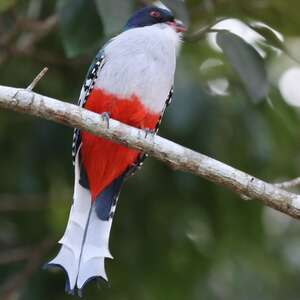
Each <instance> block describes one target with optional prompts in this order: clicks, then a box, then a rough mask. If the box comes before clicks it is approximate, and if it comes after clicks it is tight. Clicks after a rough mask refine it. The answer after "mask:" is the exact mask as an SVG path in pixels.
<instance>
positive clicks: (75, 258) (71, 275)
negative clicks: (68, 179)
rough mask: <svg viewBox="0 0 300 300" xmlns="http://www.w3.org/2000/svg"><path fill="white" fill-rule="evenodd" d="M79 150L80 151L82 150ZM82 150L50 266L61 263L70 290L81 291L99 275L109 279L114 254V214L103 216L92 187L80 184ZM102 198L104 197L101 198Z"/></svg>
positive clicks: (68, 290) (110, 210) (110, 211)
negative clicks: (70, 201) (108, 268)
mask: <svg viewBox="0 0 300 300" xmlns="http://www.w3.org/2000/svg"><path fill="white" fill-rule="evenodd" d="M78 152H79V151H78ZM79 180H80V168H79V154H77V157H76V161H75V186H74V199H73V204H72V207H71V211H70V216H69V221H68V225H67V228H66V231H65V234H64V236H63V237H62V239H61V240H60V241H59V243H60V244H61V245H62V246H61V249H60V251H59V253H58V255H57V256H56V257H55V258H54V259H53V260H52V261H50V262H49V263H48V264H47V265H46V267H52V266H58V267H61V268H63V269H64V271H65V272H66V274H67V277H68V279H67V282H66V291H67V292H68V293H70V294H74V292H75V290H78V293H79V294H81V290H82V288H83V287H84V285H85V284H86V283H87V282H88V281H90V280H92V279H95V278H99V277H101V278H103V279H105V280H107V276H106V272H105V266H104V260H105V258H112V256H111V254H110V252H109V248H108V242H109V234H110V229H111V225H112V217H108V218H106V219H104V218H101V216H100V217H99V213H98V211H99V210H98V207H97V201H96V202H92V201H91V195H90V192H89V190H88V189H85V188H84V187H82V186H81V185H80V184H79ZM99 200H101V199H99ZM115 208H116V199H115V201H114V203H113V205H111V206H110V207H109V215H110V216H111V215H112V214H113V213H114V210H115Z"/></svg>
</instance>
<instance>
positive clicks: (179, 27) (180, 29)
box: [167, 19, 187, 32]
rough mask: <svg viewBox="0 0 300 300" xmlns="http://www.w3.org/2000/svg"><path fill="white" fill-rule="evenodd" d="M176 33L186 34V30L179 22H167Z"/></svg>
mask: <svg viewBox="0 0 300 300" xmlns="http://www.w3.org/2000/svg"><path fill="white" fill-rule="evenodd" d="M167 24H168V25H170V26H171V27H172V28H173V29H174V30H175V31H176V32H186V30H187V28H186V27H185V25H184V24H183V22H182V21H180V20H177V19H176V20H174V21H173V22H167Z"/></svg>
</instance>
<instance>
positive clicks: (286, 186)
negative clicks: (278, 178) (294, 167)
mask: <svg viewBox="0 0 300 300" xmlns="http://www.w3.org/2000/svg"><path fill="white" fill-rule="evenodd" d="M273 185H274V186H276V187H277V188H280V189H284V190H288V189H290V188H293V187H297V186H300V177H298V178H295V179H293V180H289V181H285V182H279V183H274V184H273ZM240 196H241V198H242V199H243V200H245V201H249V200H253V199H252V198H250V197H248V196H246V195H243V194H240Z"/></svg>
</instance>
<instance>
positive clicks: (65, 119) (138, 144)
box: [0, 86, 300, 219]
mask: <svg viewBox="0 0 300 300" xmlns="http://www.w3.org/2000/svg"><path fill="white" fill-rule="evenodd" d="M0 107H2V108H6V109H11V110H14V111H18V112H22V113H27V114H30V115H33V116H38V117H41V118H44V119H47V120H52V121H54V122H57V123H62V124H64V125H67V126H70V127H76V128H79V129H82V130H85V131H88V132H90V133H92V134H94V135H97V136H102V137H104V138H107V139H110V140H113V141H115V142H118V143H121V144H123V145H125V146H128V147H130V148H134V149H137V150H141V151H144V152H146V153H148V154H149V155H150V156H153V157H155V158H156V159H158V160H160V161H162V162H164V163H166V164H167V165H169V166H170V167H171V168H173V169H176V170H181V171H184V172H189V173H192V174H194V175H197V176H201V177H203V178H205V179H207V180H209V181H212V182H214V183H216V184H218V185H221V186H224V187H226V188H228V189H230V190H231V191H233V192H235V193H237V194H239V195H240V194H242V195H246V196H248V197H249V198H251V199H256V200H258V201H260V202H262V203H263V204H265V205H267V206H270V207H272V208H274V209H277V210H279V211H281V212H283V213H285V214H287V215H290V216H291V217H294V218H298V219H300V196H299V195H297V194H294V193H290V192H287V191H284V190H282V189H280V188H278V187H276V186H275V185H273V184H269V183H266V182H264V181H262V180H260V179H257V178H255V177H253V176H251V175H249V174H247V173H244V172H242V171H240V170H237V169H235V168H233V167H230V166H228V165H226V164H224V163H222V162H219V161H217V160H215V159H213V158H210V157H208V156H206V155H203V154H200V153H197V152H195V151H193V150H190V149H188V148H185V147H183V146H180V145H178V144H176V143H174V142H172V141H169V140H167V139H165V138H162V137H160V136H151V135H147V136H146V135H145V132H144V131H143V130H140V129H137V128H133V127H130V126H128V125H125V124H122V123H120V122H118V121H116V120H112V119H111V120H110V123H109V128H107V123H106V121H105V120H103V118H102V117H101V116H100V115H98V114H96V113H93V112H91V111H88V110H85V109H82V108H80V107H78V106H76V105H73V104H69V103H65V102H61V101H59V100H56V99H52V98H49V97H46V96H42V95H39V94H36V93H33V92H32V91H28V90H26V89H25V90H24V89H16V88H10V87H5V86H0Z"/></svg>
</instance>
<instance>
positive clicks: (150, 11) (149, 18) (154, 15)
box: [125, 6, 174, 29]
mask: <svg viewBox="0 0 300 300" xmlns="http://www.w3.org/2000/svg"><path fill="white" fill-rule="evenodd" d="M166 22H174V16H173V14H172V13H171V12H170V11H168V10H166V9H163V8H159V7H157V6H147V7H144V8H142V9H140V10H138V11H137V12H136V13H135V14H134V15H133V16H132V17H131V18H130V19H129V21H128V22H127V24H126V26H125V29H131V28H136V27H145V26H151V25H154V24H158V23H166Z"/></svg>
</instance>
